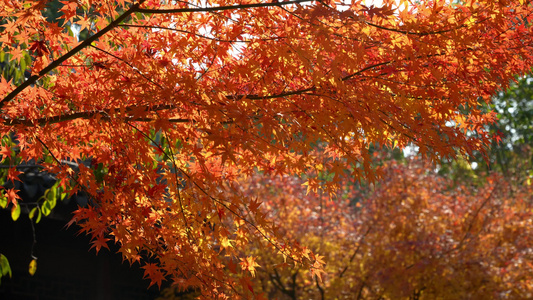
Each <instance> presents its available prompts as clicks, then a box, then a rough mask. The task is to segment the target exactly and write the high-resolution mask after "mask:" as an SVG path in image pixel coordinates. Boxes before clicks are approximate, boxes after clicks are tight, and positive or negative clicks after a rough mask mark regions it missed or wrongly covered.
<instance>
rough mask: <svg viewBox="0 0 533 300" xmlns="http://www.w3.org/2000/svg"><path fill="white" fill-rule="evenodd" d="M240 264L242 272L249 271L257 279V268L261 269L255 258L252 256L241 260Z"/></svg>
mask: <svg viewBox="0 0 533 300" xmlns="http://www.w3.org/2000/svg"><path fill="white" fill-rule="evenodd" d="M239 264H240V265H241V268H242V270H244V271H249V272H250V274H252V277H255V268H256V267H260V266H259V264H257V263H256V262H255V258H254V257H252V256H248V257H246V258H241V262H240V263H239Z"/></svg>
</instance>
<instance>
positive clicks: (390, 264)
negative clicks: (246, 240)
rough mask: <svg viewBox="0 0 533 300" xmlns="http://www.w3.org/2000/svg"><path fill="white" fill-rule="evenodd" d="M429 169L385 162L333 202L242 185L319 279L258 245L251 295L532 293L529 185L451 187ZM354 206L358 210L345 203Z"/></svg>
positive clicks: (496, 182) (286, 181) (296, 188)
mask: <svg viewBox="0 0 533 300" xmlns="http://www.w3.org/2000/svg"><path fill="white" fill-rule="evenodd" d="M429 170H431V164H427V163H421V162H420V161H410V162H409V163H408V164H407V165H401V164H395V163H390V164H388V166H387V167H386V168H385V170H384V177H383V180H382V181H381V183H380V184H378V185H377V186H375V187H374V188H370V187H367V188H362V189H361V188H359V187H357V185H356V184H354V183H353V182H350V181H347V182H345V184H343V191H342V192H340V193H339V195H338V198H337V199H334V200H331V199H330V198H329V197H327V196H320V195H306V192H305V188H303V187H302V186H301V180H298V179H296V178H293V177H283V178H279V177H275V178H271V177H265V176H256V177H254V178H252V179H251V180H249V181H247V182H243V184H242V186H243V188H244V189H245V191H246V193H247V194H250V195H256V196H258V197H260V198H261V199H265V202H264V203H263V205H264V206H263V209H264V211H265V212H267V213H268V214H269V216H270V217H271V219H272V220H274V221H275V222H276V223H277V224H278V225H279V228H280V229H279V230H280V232H281V235H282V236H285V237H286V238H287V239H288V240H294V242H298V243H300V244H304V245H308V246H309V247H310V249H311V250H312V251H314V252H318V253H321V254H323V255H324V256H325V258H324V260H325V261H326V265H325V267H324V268H323V270H324V274H323V275H322V281H320V280H317V279H316V278H313V277H311V276H309V271H308V270H307V269H306V268H302V267H301V266H299V265H296V266H291V267H288V268H279V264H282V263H283V260H282V259H280V258H279V257H275V256H272V255H271V252H270V251H268V247H265V245H264V244H261V243H258V244H254V245H249V247H248V249H247V252H248V253H252V254H253V255H255V256H257V257H258V260H257V262H258V263H259V264H260V265H261V266H262V268H260V269H258V272H257V275H256V278H255V279H254V284H255V287H254V290H255V291H257V292H262V293H264V295H266V298H267V299H487V298H490V299H526V298H529V297H530V295H531V293H532V292H533V256H532V255H531V243H532V242H533V241H532V240H531V236H533V229H532V228H533V227H532V225H533V224H532V222H533V219H532V205H533V190H532V187H531V186H524V187H516V186H512V185H511V184H510V183H509V182H506V181H505V180H504V179H503V178H501V177H499V176H497V175H494V176H492V177H489V179H488V182H487V183H486V184H485V185H484V186H481V187H477V188H476V187H474V186H468V185H467V186H464V185H455V183H453V181H452V180H450V179H446V178H443V177H440V176H438V175H436V174H435V173H434V172H433V171H429ZM355 203H357V204H358V205H354V204H355Z"/></svg>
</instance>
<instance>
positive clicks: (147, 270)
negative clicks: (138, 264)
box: [142, 263, 165, 287]
mask: <svg viewBox="0 0 533 300" xmlns="http://www.w3.org/2000/svg"><path fill="white" fill-rule="evenodd" d="M142 268H143V269H144V278H149V279H150V286H152V285H154V284H157V286H158V287H161V283H162V282H163V280H164V279H165V276H164V275H163V273H162V272H161V269H160V268H159V267H158V266H157V265H156V264H153V263H147V264H145V265H144V266H142Z"/></svg>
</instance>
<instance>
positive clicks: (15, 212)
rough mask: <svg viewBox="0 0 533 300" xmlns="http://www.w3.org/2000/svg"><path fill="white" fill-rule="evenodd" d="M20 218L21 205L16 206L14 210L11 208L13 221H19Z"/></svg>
mask: <svg viewBox="0 0 533 300" xmlns="http://www.w3.org/2000/svg"><path fill="white" fill-rule="evenodd" d="M19 217H20V205H18V204H17V205H14V206H13V208H11V218H12V219H13V221H16V220H18V218H19Z"/></svg>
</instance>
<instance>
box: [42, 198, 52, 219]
mask: <svg viewBox="0 0 533 300" xmlns="http://www.w3.org/2000/svg"><path fill="white" fill-rule="evenodd" d="M42 210H43V215H45V216H48V215H49V214H50V213H51V212H52V206H51V204H50V201H48V200H46V201H44V203H43V207H42Z"/></svg>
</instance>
